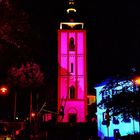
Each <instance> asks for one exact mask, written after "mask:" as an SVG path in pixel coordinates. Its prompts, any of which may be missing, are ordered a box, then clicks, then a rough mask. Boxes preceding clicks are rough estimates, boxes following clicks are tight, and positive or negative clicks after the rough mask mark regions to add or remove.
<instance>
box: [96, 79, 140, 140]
mask: <svg viewBox="0 0 140 140" xmlns="http://www.w3.org/2000/svg"><path fill="white" fill-rule="evenodd" d="M109 80H110V79H107V80H105V81H104V82H102V83H101V84H99V85H97V86H96V87H95V89H96V97H97V105H98V104H99V103H100V102H101V101H102V100H103V99H106V98H108V97H109V98H112V96H113V95H115V94H119V93H121V92H122V91H123V90H124V89H126V88H127V91H132V92H134V90H136V91H137V89H134V83H133V80H124V79H123V80H120V81H119V82H118V83H117V84H116V85H115V88H113V90H110V91H108V92H106V93H105V94H101V93H102V91H103V89H105V87H106V85H107V84H108V83H109ZM112 85H113V84H112ZM128 94H131V93H129V92H128ZM119 102H120V101H118V104H119ZM97 125H98V136H99V137H100V139H101V140H103V139H105V137H110V140H111V139H114V136H115V133H118V132H119V133H120V135H121V136H126V135H128V134H134V133H135V132H139V130H140V126H139V122H138V121H136V120H134V119H132V118H126V120H125V121H122V117H121V116H120V115H119V116H117V117H111V118H110V125H109V127H108V128H107V126H106V109H102V108H99V107H97Z"/></svg>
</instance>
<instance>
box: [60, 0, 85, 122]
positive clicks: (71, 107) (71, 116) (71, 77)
mask: <svg viewBox="0 0 140 140" xmlns="http://www.w3.org/2000/svg"><path fill="white" fill-rule="evenodd" d="M74 6H75V1H74V0H69V3H68V8H67V17H68V19H69V20H68V21H66V22H61V23H60V29H59V30H58V65H59V66H58V112H60V115H59V117H58V122H72V123H73V122H86V116H87V64H86V62H87V61H86V30H84V23H83V22H76V20H75V19H74V17H75V15H76V12H77V11H76V8H75V7H74Z"/></svg>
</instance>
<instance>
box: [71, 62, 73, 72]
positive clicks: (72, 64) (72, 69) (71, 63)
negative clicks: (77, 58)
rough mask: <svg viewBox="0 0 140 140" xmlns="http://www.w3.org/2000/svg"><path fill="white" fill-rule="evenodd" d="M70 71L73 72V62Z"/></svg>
mask: <svg viewBox="0 0 140 140" xmlns="http://www.w3.org/2000/svg"><path fill="white" fill-rule="evenodd" d="M70 72H71V73H72V72H73V63H71V65H70Z"/></svg>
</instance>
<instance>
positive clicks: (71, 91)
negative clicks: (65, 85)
mask: <svg viewBox="0 0 140 140" xmlns="http://www.w3.org/2000/svg"><path fill="white" fill-rule="evenodd" d="M74 98H75V87H74V86H71V87H70V99H74Z"/></svg>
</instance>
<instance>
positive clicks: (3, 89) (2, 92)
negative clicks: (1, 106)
mask: <svg viewBox="0 0 140 140" xmlns="http://www.w3.org/2000/svg"><path fill="white" fill-rule="evenodd" d="M7 93H8V88H7V87H6V86H1V87H0V95H3V96H4V95H6V94H7Z"/></svg>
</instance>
